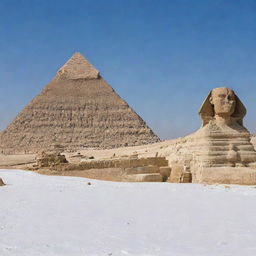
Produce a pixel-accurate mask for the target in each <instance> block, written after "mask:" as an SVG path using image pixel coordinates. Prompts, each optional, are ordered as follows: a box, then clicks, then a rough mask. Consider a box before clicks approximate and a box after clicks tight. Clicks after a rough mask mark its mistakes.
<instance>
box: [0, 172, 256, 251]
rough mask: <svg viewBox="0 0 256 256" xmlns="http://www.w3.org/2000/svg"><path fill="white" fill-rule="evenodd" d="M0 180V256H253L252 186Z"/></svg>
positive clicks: (7, 176)
mask: <svg viewBox="0 0 256 256" xmlns="http://www.w3.org/2000/svg"><path fill="white" fill-rule="evenodd" d="M0 177H1V178H2V179H3V180H4V182H5V183H6V184H7V185H6V186H3V187H0V255H1V256H5V255H8V256H9V255H18V256H38V255H47V256H53V255H54V256H80V255H81V256H85V255H100V256H101V255H106V256H108V255H112V256H122V255H138V256H146V255H148V256H149V255H160V256H165V255H166V256H167V255H168V256H171V255H174V256H180V255H182V256H193V255H195V256H199V255H214V256H216V255H218V256H221V255H225V256H226V255H232V256H234V255H239V256H241V255H243V256H248V255H256V203H255V202H256V187H246V186H231V187H230V188H226V187H225V186H204V185H199V184H170V183H118V182H105V181H97V180H89V179H84V178H75V177H59V176H43V175H39V174H36V173H33V172H27V171H19V170H0ZM89 181H90V182H91V185H88V184H87V183H88V182H89Z"/></svg>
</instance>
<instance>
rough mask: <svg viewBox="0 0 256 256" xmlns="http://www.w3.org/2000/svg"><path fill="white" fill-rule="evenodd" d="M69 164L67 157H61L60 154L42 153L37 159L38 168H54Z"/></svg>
mask: <svg viewBox="0 0 256 256" xmlns="http://www.w3.org/2000/svg"><path fill="white" fill-rule="evenodd" d="M63 163H68V161H67V159H66V157H65V156H64V155H61V154H60V153H59V152H58V153H56V152H49V153H46V152H44V151H43V152H42V153H41V154H40V155H39V156H38V157H37V166H38V167H53V166H56V165H59V164H63Z"/></svg>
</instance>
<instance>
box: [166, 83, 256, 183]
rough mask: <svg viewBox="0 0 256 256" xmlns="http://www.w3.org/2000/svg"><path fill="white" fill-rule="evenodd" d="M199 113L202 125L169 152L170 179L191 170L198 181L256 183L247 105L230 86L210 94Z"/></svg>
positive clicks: (177, 180)
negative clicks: (246, 120) (246, 126)
mask: <svg viewBox="0 0 256 256" xmlns="http://www.w3.org/2000/svg"><path fill="white" fill-rule="evenodd" d="M199 115H200V117H201V119H202V127H201V128H200V129H199V130H198V131H196V132H195V133H193V134H191V135H189V136H186V137H184V138H182V139H181V140H180V141H178V142H177V143H176V145H175V147H174V150H173V152H171V154H170V156H169V162H170V165H171V166H172V167H173V172H172V174H171V176H170V177H169V181H170V182H182V177H183V176H184V175H185V174H186V175H187V174H188V173H190V174H191V181H192V182H197V183H228V184H229V183H234V184H249V185H250V184H256V169H255V166H256V151H255V149H254V146H253V145H252V143H251V141H250V133H249V131H248V130H247V129H246V128H245V127H244V125H243V118H244V116H245V115H246V108H245V106H244V105H243V103H242V102H241V100H240V99H239V97H238V96H237V95H236V94H235V92H234V91H233V90H232V89H230V88H226V87H220V88H215V89H213V90H212V91H210V93H209V94H208V96H207V97H206V99H205V100H204V102H203V104H202V106H201V108H200V110H199Z"/></svg>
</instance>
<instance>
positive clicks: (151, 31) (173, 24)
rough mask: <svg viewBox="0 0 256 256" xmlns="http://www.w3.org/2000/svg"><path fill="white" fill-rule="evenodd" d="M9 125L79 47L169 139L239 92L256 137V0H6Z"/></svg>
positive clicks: (0, 85) (3, 82) (2, 119)
mask: <svg viewBox="0 0 256 256" xmlns="http://www.w3.org/2000/svg"><path fill="white" fill-rule="evenodd" d="M0 11H1V15H0V49H1V50H0V51H1V54H0V89H1V93H0V129H4V128H5V127H6V126H7V124H8V123H9V122H10V121H11V120H12V119H13V118H14V117H15V116H16V114H17V113H18V112H19V111H20V110H21V109H22V108H23V107H24V106H25V105H26V104H27V103H28V102H29V101H30V100H31V99H32V98H33V97H34V96H35V95H37V94H38V93H39V92H40V91H41V89H42V88H43V87H44V86H45V85H46V84H47V83H48V82H49V81H50V80H51V79H52V78H53V76H54V75H55V72H56V71H57V70H58V69H59V68H60V66H62V65H63V64H64V63H65V62H66V61H67V59H68V58H69V57H70V56H71V55H72V53H73V52H75V51H79V52H81V53H82V54H83V55H85V56H86V58H87V59H88V60H89V61H90V62H91V63H92V64H93V65H94V66H95V67H96V68H97V69H99V70H100V71H101V74H102V76H103V77H104V78H105V79H106V80H107V81H108V82H109V83H110V84H111V85H112V87H113V88H114V89H115V90H116V91H117V92H118V93H119V95H120V96H121V97H123V98H124V99H125V100H126V101H127V102H128V103H129V105H130V106H131V107H132V108H134V109H135V111H136V112H137V113H138V114H140V115H141V117H142V118H143V119H144V120H145V121H146V122H147V123H148V125H149V126H150V127H151V128H152V129H153V130H154V131H155V133H157V134H158V135H159V136H160V137H161V138H162V139H167V138H175V137H178V136H183V135H185V134H188V133H190V132H193V131H194V130H196V129H198V128H199V127H200V125H201V121H200V118H199V116H198V114H197V112H198V109H199V107H200V105H201V103H202V101H203V100H204V98H205V97H206V95H207V94H208V92H209V90H210V89H212V88H214V87H219V86H229V87H231V88H233V89H234V90H235V91H236V92H237V94H238V95H239V96H240V99H241V100H242V101H243V102H244V104H245V106H246V107H247V116H246V119H245V124H246V126H247V128H249V130H250V131H251V132H256V0H169V1H168V0H108V1H106V0H83V1H82V0H73V1H71V0H69V1H67V0H62V1H59V0H54V1H53V0H52V1H50V0H1V1H0Z"/></svg>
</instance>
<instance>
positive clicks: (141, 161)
mask: <svg viewBox="0 0 256 256" xmlns="http://www.w3.org/2000/svg"><path fill="white" fill-rule="evenodd" d="M95 169H96V170H101V169H105V170H107V169H108V170H109V169H113V170H114V169H119V171H120V173H121V178H120V180H119V181H130V182H142V181H143V182H162V181H166V180H167V178H168V177H169V175H170V172H171V169H170V167H169V166H168V161H167V160H166V159H165V158H164V157H148V158H134V157H131V158H126V159H106V160H91V161H88V160H87V161H82V162H80V163H79V164H74V163H69V164H60V165H58V166H55V168H53V169H52V170H54V171H61V172H66V171H84V170H95ZM113 173H114V172H113ZM114 175H115V174H114ZM115 180H116V179H115Z"/></svg>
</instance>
